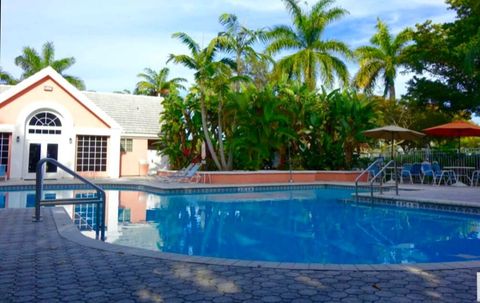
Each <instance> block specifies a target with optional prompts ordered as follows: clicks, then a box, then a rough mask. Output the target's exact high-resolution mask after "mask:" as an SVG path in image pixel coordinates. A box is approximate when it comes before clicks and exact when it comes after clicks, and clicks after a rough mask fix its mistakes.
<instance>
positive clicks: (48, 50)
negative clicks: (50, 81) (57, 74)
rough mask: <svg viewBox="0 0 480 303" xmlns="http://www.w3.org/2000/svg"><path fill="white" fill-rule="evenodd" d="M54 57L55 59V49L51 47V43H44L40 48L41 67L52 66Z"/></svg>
mask: <svg viewBox="0 0 480 303" xmlns="http://www.w3.org/2000/svg"><path fill="white" fill-rule="evenodd" d="M54 57H55V47H54V46H53V42H46V43H45V44H44V45H43V46H42V59H43V65H44V66H49V65H52V64H53V62H54ZM57 71H58V70H57Z"/></svg>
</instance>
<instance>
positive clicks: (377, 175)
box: [370, 160, 398, 201]
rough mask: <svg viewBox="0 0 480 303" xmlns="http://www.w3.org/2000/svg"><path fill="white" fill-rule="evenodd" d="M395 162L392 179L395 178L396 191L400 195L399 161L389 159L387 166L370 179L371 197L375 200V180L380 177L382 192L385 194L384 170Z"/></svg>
mask: <svg viewBox="0 0 480 303" xmlns="http://www.w3.org/2000/svg"><path fill="white" fill-rule="evenodd" d="M392 164H393V169H394V171H393V172H392V175H391V176H392V179H393V178H395V193H396V195H397V196H398V172H397V162H395V160H390V161H388V163H387V164H385V166H383V167H382V169H380V171H379V172H378V173H377V174H376V175H375V176H374V177H373V178H372V180H370V197H371V198H372V201H373V183H374V182H375V180H376V179H377V178H378V177H380V194H383V178H384V172H385V171H386V170H387V169H388V168H389V167H391V165H392Z"/></svg>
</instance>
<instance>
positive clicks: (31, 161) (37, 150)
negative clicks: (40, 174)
mask: <svg viewBox="0 0 480 303" xmlns="http://www.w3.org/2000/svg"><path fill="white" fill-rule="evenodd" d="M41 156H42V144H41V143H30V146H29V150H28V172H29V173H35V171H36V169H37V163H38V161H40V157H41Z"/></svg>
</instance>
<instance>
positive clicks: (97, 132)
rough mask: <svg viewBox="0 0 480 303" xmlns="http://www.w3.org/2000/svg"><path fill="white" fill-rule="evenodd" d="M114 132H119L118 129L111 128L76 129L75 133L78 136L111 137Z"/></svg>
mask: <svg viewBox="0 0 480 303" xmlns="http://www.w3.org/2000/svg"><path fill="white" fill-rule="evenodd" d="M114 130H115V131H116V132H117V131H118V129H110V128H86V127H75V129H74V132H75V134H76V135H88V136H110V135H111V134H112V133H113V132H114Z"/></svg>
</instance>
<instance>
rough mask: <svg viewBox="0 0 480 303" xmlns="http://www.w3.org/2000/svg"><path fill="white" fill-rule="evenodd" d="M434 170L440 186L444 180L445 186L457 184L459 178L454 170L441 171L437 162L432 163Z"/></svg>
mask: <svg viewBox="0 0 480 303" xmlns="http://www.w3.org/2000/svg"><path fill="white" fill-rule="evenodd" d="M432 170H433V172H434V174H435V177H436V181H437V185H440V183H441V182H442V180H444V182H445V184H449V185H450V184H452V183H454V182H457V176H456V175H455V172H454V171H453V170H443V169H441V167H440V164H438V162H436V161H435V162H433V163H432Z"/></svg>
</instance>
